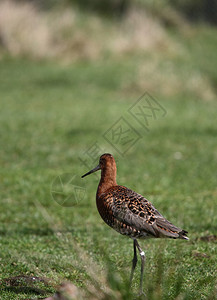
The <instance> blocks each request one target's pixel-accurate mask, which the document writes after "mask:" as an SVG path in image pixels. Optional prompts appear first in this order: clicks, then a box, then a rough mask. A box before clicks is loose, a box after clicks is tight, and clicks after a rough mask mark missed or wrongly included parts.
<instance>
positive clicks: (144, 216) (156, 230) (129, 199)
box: [96, 185, 188, 239]
mask: <svg viewBox="0 0 217 300" xmlns="http://www.w3.org/2000/svg"><path fill="white" fill-rule="evenodd" d="M96 200H97V208H98V211H99V213H100V215H101V217H102V219H103V220H104V221H105V222H106V223H107V224H108V225H109V226H111V227H112V228H113V229H115V230H116V231H118V232H119V233H121V234H124V235H128V236H130V237H132V238H148V237H156V238H159V237H170V238H181V239H188V237H187V236H186V234H187V231H185V230H182V229H181V228H178V227H176V226H174V225H173V224H172V223H170V222H169V221H168V220H166V219H165V218H164V217H163V216H162V215H161V214H160V213H159V212H158V211H157V210H156V209H155V207H154V206H153V205H152V204H151V202H149V201H148V200H147V199H145V198H144V197H143V196H142V195H140V194H138V193H136V192H134V191H132V190H130V189H128V188H126V187H124V186H120V185H116V186H112V187H110V188H109V189H108V190H106V191H105V192H104V193H102V194H101V195H100V196H98V197H97V199H96Z"/></svg>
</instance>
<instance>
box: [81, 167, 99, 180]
mask: <svg viewBox="0 0 217 300" xmlns="http://www.w3.org/2000/svg"><path fill="white" fill-rule="evenodd" d="M98 170H100V166H99V165H98V166H97V167H96V168H94V169H93V170H91V171H89V172H87V173H86V174H84V175H83V176H81V178H84V177H85V176H87V175H90V174H92V173H94V172H96V171H98Z"/></svg>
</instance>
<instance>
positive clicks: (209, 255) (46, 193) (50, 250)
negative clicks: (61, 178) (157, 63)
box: [0, 30, 217, 299]
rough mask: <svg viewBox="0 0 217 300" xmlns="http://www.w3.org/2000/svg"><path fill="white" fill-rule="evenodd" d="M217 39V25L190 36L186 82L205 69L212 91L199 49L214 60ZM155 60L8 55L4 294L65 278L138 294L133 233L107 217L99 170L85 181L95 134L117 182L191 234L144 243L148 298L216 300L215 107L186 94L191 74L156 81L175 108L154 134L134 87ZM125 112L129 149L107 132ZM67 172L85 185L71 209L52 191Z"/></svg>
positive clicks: (0, 173)
mask: <svg viewBox="0 0 217 300" xmlns="http://www.w3.org/2000/svg"><path fill="white" fill-rule="evenodd" d="M202 31H203V30H202ZM213 38H215V33H213V34H212V33H211V30H210V34H205V33H201V39H200V37H199V34H198V35H197V34H196V35H193V37H191V40H190V39H188V38H187V37H186V38H185V37H183V40H182V44H183V46H184V49H185V50H184V51H186V52H185V53H187V54H188V55H183V56H182V57H181V58H180V59H178V58H177V56H175V57H173V58H170V62H171V63H172V65H173V68H174V70H175V72H176V71H177V72H178V71H179V70H180V66H181V67H182V68H183V70H185V72H186V73H184V75H180V76H184V78H185V74H187V73H188V70H194V71H195V72H196V73H200V74H201V76H202V77H203V76H206V78H207V80H208V82H209V83H210V82H211V83H212V91H215V88H216V78H217V77H216V76H217V73H216V67H214V63H215V62H214V61H213V64H211V63H210V62H209V61H207V58H206V55H204V56H203V57H201V52H200V51H199V50H198V48H197V47H196V45H197V43H199V42H200V41H201V40H203V41H204V43H203V53H209V55H210V57H212V56H213V55H214V53H215V51H216V43H214V42H213ZM204 51H205V52H204ZM154 57H155V54H149V55H147V54H145V55H142V54H141V55H140V56H133V55H131V56H130V59H126V57H123V58H120V57H119V58H118V59H115V58H112V59H111V58H108V59H107V60H106V61H105V60H99V61H97V62H88V63H87V62H86V63H83V62H80V63H77V64H74V65H68V66H65V65H61V64H55V63H53V62H49V63H48V62H40V63H39V62H38V63H36V62H31V61H27V60H13V59H10V58H7V59H6V58H5V59H4V60H2V61H1V62H0V99H1V100H0V102H1V110H0V122H1V124H0V140H1V147H0V164H1V170H0V182H1V211H2V213H1V215H0V220H1V231H0V238H1V253H0V274H1V299H27V298H28V299H29V298H31V299H37V298H38V297H40V298H44V297H45V296H48V295H51V294H53V293H54V291H55V290H56V289H57V286H58V285H59V284H60V283H61V282H63V281H65V280H69V281H71V282H73V283H74V284H75V285H76V286H77V287H78V288H80V289H81V290H82V291H83V292H84V293H85V294H86V296H85V297H86V298H88V297H90V298H91V297H92V298H93V299H133V298H134V294H136V293H137V290H138V283H139V268H138V269H137V271H136V276H135V279H134V282H133V292H131V291H129V287H128V277H129V273H130V267H131V259H132V255H133V251H132V250H133V249H132V241H130V240H129V239H127V238H125V237H123V236H120V235H118V234H117V233H116V232H114V231H113V230H111V229H110V228H109V227H107V226H106V225H105V224H104V223H103V221H102V220H101V218H100V216H99V214H98V212H97V210H96V207H95V192H96V188H97V183H98V177H97V176H94V175H92V176H90V177H87V178H85V179H83V180H81V179H79V178H80V176H81V175H82V174H84V173H85V172H86V171H88V170H89V168H92V167H94V166H95V162H93V160H92V161H91V160H88V161H87V163H88V166H85V165H83V164H82V163H81V161H80V158H82V159H83V158H85V157H86V156H85V154H84V152H85V151H86V150H88V149H89V148H90V147H91V145H92V144H93V143H94V142H97V143H98V145H99V146H100V149H102V151H103V152H111V153H112V154H113V155H114V156H115V158H116V159H117V164H118V183H119V184H123V185H126V186H128V187H130V188H132V189H134V190H136V191H137V192H139V193H141V194H143V195H145V196H146V197H147V198H148V199H149V200H150V201H152V202H153V204H154V205H155V206H156V208H157V209H158V210H159V211H160V212H161V213H162V214H163V215H164V216H165V217H166V218H168V219H169V220H170V221H171V222H173V223H174V224H176V225H177V226H180V227H182V228H184V229H186V230H188V231H189V238H190V241H188V242H186V241H176V240H147V241H141V246H142V248H143V249H144V251H145V252H146V256H147V264H146V272H145V273H146V275H145V289H146V293H147V295H148V298H149V299H215V297H216V296H215V292H216V290H215V288H216V287H215V285H216V269H217V268H216V259H217V254H216V253H217V251H216V240H215V238H214V237H213V239H211V238H210V239H209V238H207V239H206V238H203V237H208V236H212V235H215V234H216V230H217V227H216V224H217V217H216V213H215V210H214V209H215V207H216V195H217V189H216V177H215V174H216V162H217V153H216V139H215V138H216V132H217V128H216V122H215V119H216V108H217V104H216V101H215V100H214V99H213V96H212V97H211V98H209V97H208V99H207V98H206V97H205V96H204V94H203V93H202V91H201V90H199V94H198V93H196V92H195V90H191V89H187V90H185V82H184V81H183V88H182V89H180V90H179V91H178V92H176V91H175V90H173V92H172V93H171V94H170V93H169V94H168V93H166V92H164V90H163V89H160V90H158V86H157V85H156V86H154V85H153V84H152V89H151V95H152V96H153V97H154V98H156V99H157V100H158V102H159V103H160V104H161V105H162V106H163V107H164V108H165V110H166V111H167V114H166V116H165V117H163V118H159V119H157V120H155V121H154V122H152V123H151V125H150V132H149V133H147V132H146V130H145V129H144V128H143V127H142V126H141V125H140V124H138V123H137V122H136V120H134V119H133V118H132V116H131V115H130V114H129V112H128V109H129V108H130V107H131V106H132V104H133V103H134V102H135V101H136V99H138V98H139V96H140V95H141V94H142V93H143V92H144V91H145V88H144V86H142V85H136V81H137V80H136V78H139V76H141V73H138V70H137V67H138V65H142V64H143V63H144V64H146V61H148V60H152V59H154ZM163 57H164V56H163V55H162V57H161V59H162V58H163ZM213 57H214V56H213ZM168 60H169V58H168ZM215 66H216V64H215ZM161 72H162V73H161V76H163V70H162V71H161ZM193 73H194V72H193ZM194 74H195V73H194ZM145 80H146V77H144V81H145ZM147 80H149V79H147ZM152 81H153V82H154V78H153V79H152ZM199 82H200V81H199ZM126 83H128V84H126ZM167 84H169V82H168V83H167ZM186 84H187V83H186ZM198 88H200V87H198ZM148 91H149V90H148ZM121 116H123V117H124V118H126V119H127V120H128V122H130V124H131V125H132V126H133V127H134V128H135V129H136V130H137V131H138V133H139V134H140V135H141V139H140V140H139V141H138V142H137V143H136V144H135V145H134V146H133V147H132V148H130V149H129V150H128V151H127V152H126V154H125V155H124V156H122V155H120V154H119V153H118V152H117V151H115V149H114V148H113V147H112V146H111V145H110V144H109V143H108V142H107V141H106V140H105V139H104V138H103V134H104V133H105V132H106V131H107V130H108V129H109V128H110V127H111V126H112V125H113V124H114V123H115V122H116V121H117V120H118V119H119V118H120V117H121ZM63 173H70V174H71V176H74V175H76V176H77V177H76V179H75V180H76V184H77V185H80V186H81V187H83V188H85V189H86V193H85V196H84V198H82V200H80V201H78V203H77V202H76V201H74V198H73V199H72V202H71V206H70V207H64V206H60V205H59V204H58V203H57V202H56V201H55V199H53V198H52V195H51V185H52V182H53V181H54V179H55V178H56V176H58V175H61V174H63ZM79 199H80V198H79ZM25 276H28V278H32V277H36V278H39V279H40V280H39V279H37V280H36V282H34V281H33V280H32V279H31V280H30V279H28V280H26V279H25ZM132 293H133V294H132ZM93 295H94V296H93Z"/></svg>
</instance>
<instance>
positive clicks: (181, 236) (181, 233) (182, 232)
mask: <svg viewBox="0 0 217 300" xmlns="http://www.w3.org/2000/svg"><path fill="white" fill-rule="evenodd" d="M187 233H188V232H187V231H186V230H182V231H180V232H179V238H180V239H184V240H189V238H188V237H187Z"/></svg>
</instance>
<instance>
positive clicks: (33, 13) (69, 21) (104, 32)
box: [0, 0, 172, 61]
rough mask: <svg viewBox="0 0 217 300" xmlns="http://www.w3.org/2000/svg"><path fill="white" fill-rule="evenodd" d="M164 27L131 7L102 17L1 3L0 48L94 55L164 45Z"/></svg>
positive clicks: (38, 55)
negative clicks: (117, 15) (110, 18)
mask: <svg viewBox="0 0 217 300" xmlns="http://www.w3.org/2000/svg"><path fill="white" fill-rule="evenodd" d="M171 43H172V42H171V40H170V39H169V37H168V35H167V33H166V31H165V30H164V28H163V26H161V24H159V22H158V21H157V20H156V19H153V17H151V16H150V15H148V13H145V12H139V11H138V10H135V9H132V10H130V12H129V13H128V14H127V15H126V16H125V17H124V19H123V20H121V21H114V22H111V21H105V20H104V19H102V18H100V17H99V16H96V15H94V14H92V15H91V14H88V15H84V14H82V13H81V12H79V11H77V10H73V9H72V8H71V9H69V8H61V9H59V10H58V12H57V11H52V12H49V13H48V12H47V13H44V12H42V11H39V10H38V9H37V8H36V7H35V6H34V5H33V4H30V3H18V2H16V3H15V2H13V1H9V0H4V1H1V3H0V52H2V53H3V52H6V53H8V54H9V55H11V56H15V57H30V58H34V59H50V58H51V59H52V58H59V59H64V60H69V61H74V60H78V59H87V60H92V59H99V58H101V57H103V56H104V55H105V54H107V53H110V54H112V55H116V54H118V55H122V54H126V53H132V52H133V53H134V52H137V51H150V50H152V49H156V50H158V49H162V47H163V48H167V47H168V46H169V45H170V44H171Z"/></svg>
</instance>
